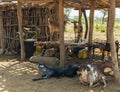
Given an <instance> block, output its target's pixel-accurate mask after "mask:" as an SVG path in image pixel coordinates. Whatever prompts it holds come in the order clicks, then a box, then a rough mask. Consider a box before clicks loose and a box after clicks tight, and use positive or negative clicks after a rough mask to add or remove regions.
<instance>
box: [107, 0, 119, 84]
mask: <svg viewBox="0 0 120 92" xmlns="http://www.w3.org/2000/svg"><path fill="white" fill-rule="evenodd" d="M115 1H116V0H110V9H109V16H108V20H109V21H108V31H109V32H108V39H110V40H109V41H110V48H111V58H112V62H113V69H114V75H115V78H116V80H117V82H118V83H119V84H120V72H119V67H118V60H117V54H116V48H115V41H114V33H113V32H114V21H115Z"/></svg>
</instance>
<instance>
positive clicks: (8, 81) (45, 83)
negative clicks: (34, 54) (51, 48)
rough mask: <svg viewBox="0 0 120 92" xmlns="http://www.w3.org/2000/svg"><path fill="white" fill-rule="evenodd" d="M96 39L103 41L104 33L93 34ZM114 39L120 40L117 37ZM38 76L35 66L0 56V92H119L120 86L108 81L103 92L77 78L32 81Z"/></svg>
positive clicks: (14, 57)
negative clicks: (83, 83)
mask: <svg viewBox="0 0 120 92" xmlns="http://www.w3.org/2000/svg"><path fill="white" fill-rule="evenodd" d="M118 33H119V32H118ZM98 37H99V38H100V40H104V39H105V33H99V32H94V39H97V38H98ZM73 38H74V33H72V32H71V33H68V34H65V39H71V40H73ZM115 39H117V40H120V39H119V36H117V37H115ZM74 61H75V59H73V62H74ZM84 61H85V60H80V62H84ZM69 62H70V61H69ZM78 62H79V61H78ZM39 76H41V73H40V72H38V70H37V64H34V63H31V62H28V61H25V62H20V61H19V57H17V56H3V55H2V56H0V92H120V86H119V85H117V84H116V83H115V82H114V81H113V80H111V81H108V85H107V87H106V88H105V89H104V91H103V90H102V88H101V87H100V86H98V87H95V88H90V87H89V86H88V85H82V84H80V83H79V80H78V77H75V78H66V77H63V78H60V79H57V78H49V79H46V80H40V81H36V82H33V81H32V79H33V78H37V77H39Z"/></svg>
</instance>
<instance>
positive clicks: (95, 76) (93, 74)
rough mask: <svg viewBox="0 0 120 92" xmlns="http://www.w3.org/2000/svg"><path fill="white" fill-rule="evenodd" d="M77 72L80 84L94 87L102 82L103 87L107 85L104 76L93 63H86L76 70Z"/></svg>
mask: <svg viewBox="0 0 120 92" xmlns="http://www.w3.org/2000/svg"><path fill="white" fill-rule="evenodd" d="M77 74H78V75H79V80H80V83H81V84H89V86H90V87H95V86H97V85H98V83H101V82H102V83H103V84H104V87H106V85H107V84H106V78H105V76H104V75H103V73H101V72H100V71H99V69H98V68H97V67H96V66H95V65H92V64H86V65H85V66H84V68H81V70H79V71H77Z"/></svg>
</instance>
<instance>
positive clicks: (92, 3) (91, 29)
mask: <svg viewBox="0 0 120 92" xmlns="http://www.w3.org/2000/svg"><path fill="white" fill-rule="evenodd" d="M94 10H95V1H94V0H91V7H90V18H89V37H88V46H89V48H88V55H89V58H90V59H91V58H92V55H91V54H92V53H91V49H92V48H91V45H92V37H93V27H94Z"/></svg>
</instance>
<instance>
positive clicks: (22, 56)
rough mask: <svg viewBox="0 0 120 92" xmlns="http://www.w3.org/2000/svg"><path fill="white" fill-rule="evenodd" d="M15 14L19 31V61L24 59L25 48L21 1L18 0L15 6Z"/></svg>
mask: <svg viewBox="0 0 120 92" xmlns="http://www.w3.org/2000/svg"><path fill="white" fill-rule="evenodd" d="M17 16H18V28H19V33H20V36H19V37H20V47H21V61H23V60H24V59H25V50H24V48H25V47H24V39H23V29H22V3H21V2H20V1H19V0H18V6H17Z"/></svg>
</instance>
